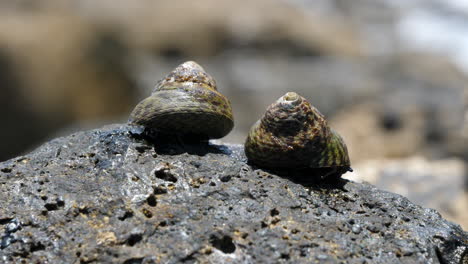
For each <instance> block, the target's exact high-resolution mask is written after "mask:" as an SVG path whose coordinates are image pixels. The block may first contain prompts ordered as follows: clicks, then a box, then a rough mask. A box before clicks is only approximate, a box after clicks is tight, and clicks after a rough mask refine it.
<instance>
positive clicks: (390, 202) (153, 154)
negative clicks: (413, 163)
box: [0, 125, 468, 264]
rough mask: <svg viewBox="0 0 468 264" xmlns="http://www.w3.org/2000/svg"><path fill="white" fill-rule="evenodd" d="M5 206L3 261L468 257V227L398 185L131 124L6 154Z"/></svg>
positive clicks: (0, 174)
mask: <svg viewBox="0 0 468 264" xmlns="http://www.w3.org/2000/svg"><path fill="white" fill-rule="evenodd" d="M129 131H133V132H129ZM0 205H1V207H0V262H5V263H10V262H11V263H16V262H18V263H19V262H22V261H23V262H24V263H46V262H47V263H182V262H186V263H206V262H211V263H227V262H229V263H462V264H466V263H468V255H467V252H468V250H467V248H468V234H467V233H466V232H464V231H463V230H461V228H460V227H459V226H457V225H455V224H452V223H450V222H448V221H446V220H444V219H442V218H441V217H440V215H439V214H438V213H437V212H436V211H434V210H431V209H424V208H421V207H419V206H417V205H414V204H412V203H411V202H409V201H408V200H407V199H406V198H404V197H402V196H399V195H396V194H393V193H388V192H384V191H380V190H378V189H376V188H374V187H373V186H371V185H364V184H357V183H353V182H348V181H344V180H343V181H342V182H340V183H338V184H336V185H331V184H325V183H322V184H315V185H312V186H304V185H301V184H298V183H294V182H293V181H291V180H289V179H286V178H281V177H279V176H277V175H273V174H269V173H267V172H264V171H262V170H259V169H255V168H252V167H250V166H249V165H247V164H246V163H245V158H244V157H243V151H242V146H239V145H215V144H212V145H209V146H193V145H187V146H186V147H185V148H184V149H181V147H177V148H172V147H170V146H169V147H167V146H166V147H164V148H162V147H161V148H160V147H152V146H151V145H148V143H147V142H146V141H145V140H144V139H142V138H141V137H140V136H138V131H137V130H136V129H133V128H130V127H128V126H125V125H115V126H110V127H106V128H103V129H100V130H94V131H87V132H80V133H76V134H74V135H71V136H69V137H65V138H58V139H55V140H52V141H50V142H48V143H47V144H45V145H43V146H42V147H40V148H39V149H37V150H36V151H34V152H33V153H31V154H28V155H26V156H23V157H19V158H16V159H12V160H9V161H7V162H4V163H1V164H0Z"/></svg>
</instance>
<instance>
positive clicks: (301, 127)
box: [245, 92, 352, 178]
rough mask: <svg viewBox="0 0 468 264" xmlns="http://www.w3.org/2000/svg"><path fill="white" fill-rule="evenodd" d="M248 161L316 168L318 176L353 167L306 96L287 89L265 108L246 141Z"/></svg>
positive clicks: (283, 167)
mask: <svg viewBox="0 0 468 264" xmlns="http://www.w3.org/2000/svg"><path fill="white" fill-rule="evenodd" d="M245 154H246V156H247V158H248V160H249V162H250V163H252V164H255V165H258V166H260V167H264V168H267V169H280V170H301V169H309V168H312V169H317V170H318V171H319V172H320V173H321V177H323V178H325V177H329V176H331V177H339V176H341V175H342V174H343V173H345V172H347V171H352V170H351V167H350V162H349V156H348V150H347V148H346V145H345V143H344V141H343V139H342V138H341V136H340V135H338V133H336V132H335V131H334V130H333V129H331V128H330V127H329V126H328V124H327V121H326V120H325V118H324V116H323V115H322V114H321V113H320V112H319V111H318V110H317V109H316V108H315V107H313V106H312V105H311V104H310V103H309V102H307V100H306V99H305V98H303V97H302V96H300V95H298V94H297V93H294V92H288V93H286V94H285V95H284V96H282V97H281V98H279V99H278V100H277V101H276V102H275V103H273V104H272V105H270V106H269V107H268V108H267V111H266V113H265V115H264V116H263V117H262V118H261V119H260V120H258V121H257V122H256V123H255V124H254V125H253V126H252V128H251V129H250V132H249V135H248V137H247V140H246V142H245Z"/></svg>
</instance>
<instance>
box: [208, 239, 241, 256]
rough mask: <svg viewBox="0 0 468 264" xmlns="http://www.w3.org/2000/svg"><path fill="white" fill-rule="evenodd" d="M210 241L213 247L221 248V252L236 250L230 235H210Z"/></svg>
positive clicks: (227, 252) (228, 252)
mask: <svg viewBox="0 0 468 264" xmlns="http://www.w3.org/2000/svg"><path fill="white" fill-rule="evenodd" d="M210 243H211V245H213V247H215V248H217V249H219V250H221V251H222V252H223V253H226V254H230V253H233V252H234V251H236V245H234V243H233V242H232V238H231V237H230V236H226V235H224V236H223V237H218V236H215V235H212V236H211V237H210Z"/></svg>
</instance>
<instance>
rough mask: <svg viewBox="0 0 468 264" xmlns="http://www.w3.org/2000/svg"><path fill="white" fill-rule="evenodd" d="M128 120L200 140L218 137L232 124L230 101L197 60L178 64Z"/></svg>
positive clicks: (228, 130) (229, 129)
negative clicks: (219, 90)
mask: <svg viewBox="0 0 468 264" xmlns="http://www.w3.org/2000/svg"><path fill="white" fill-rule="evenodd" d="M129 122H130V123H132V124H137V125H142V126H144V127H146V128H150V129H153V130H155V131H158V132H161V133H163V134H170V135H172V134H174V135H179V136H183V137H184V136H187V137H190V138H196V139H200V140H208V139H212V138H221V137H224V136H225V135H227V134H228V133H229V132H230V131H231V129H232V127H233V126H234V121H233V116H232V109H231V103H230V102H229V100H228V99H227V98H226V97H225V96H224V95H222V94H221V93H220V92H218V90H217V88H216V82H215V80H214V79H213V77H211V76H210V75H209V74H208V73H206V71H205V70H204V69H203V68H202V67H201V66H200V65H198V64H197V63H196V62H193V61H188V62H185V63H183V64H181V65H179V66H177V67H176V68H175V69H174V70H173V71H172V72H170V73H169V74H168V75H167V76H166V77H165V78H164V79H162V80H160V81H159V82H158V84H157V86H156V88H155V90H154V91H153V93H152V94H151V95H150V96H149V97H148V98H146V99H144V100H143V101H141V102H140V103H139V104H138V105H137V106H136V107H135V109H134V110H133V112H132V113H131V115H130V119H129Z"/></svg>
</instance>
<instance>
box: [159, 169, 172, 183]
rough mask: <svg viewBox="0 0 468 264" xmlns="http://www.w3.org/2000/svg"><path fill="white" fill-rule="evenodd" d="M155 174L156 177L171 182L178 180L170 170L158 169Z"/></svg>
mask: <svg viewBox="0 0 468 264" xmlns="http://www.w3.org/2000/svg"><path fill="white" fill-rule="evenodd" d="M154 175H155V176H156V178H159V179H162V180H165V181H170V182H177V178H176V177H175V176H174V174H172V173H171V172H169V171H168V170H157V171H156V172H155V173H154Z"/></svg>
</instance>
